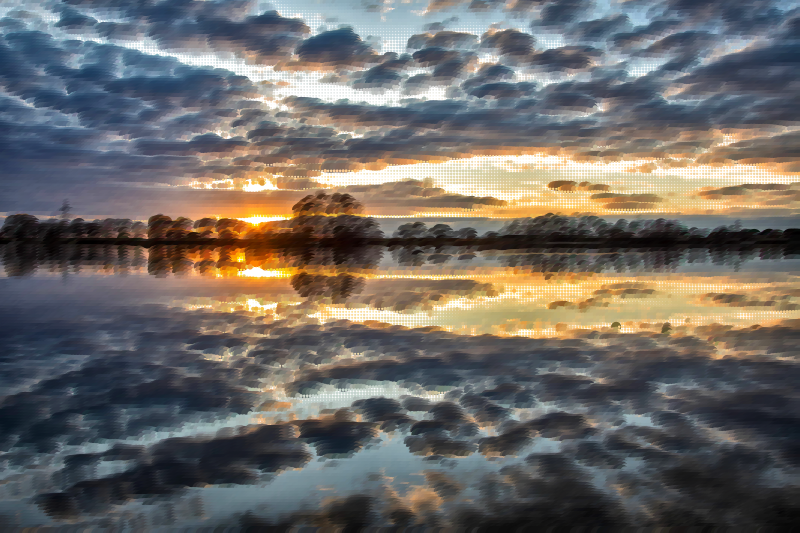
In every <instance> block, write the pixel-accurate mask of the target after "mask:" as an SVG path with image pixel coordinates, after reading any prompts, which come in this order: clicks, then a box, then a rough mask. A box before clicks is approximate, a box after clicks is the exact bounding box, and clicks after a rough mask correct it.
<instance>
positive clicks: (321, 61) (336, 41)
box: [284, 27, 381, 70]
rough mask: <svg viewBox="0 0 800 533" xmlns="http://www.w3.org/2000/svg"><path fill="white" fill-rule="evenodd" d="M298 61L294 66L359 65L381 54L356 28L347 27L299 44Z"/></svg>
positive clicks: (360, 66)
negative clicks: (363, 38)
mask: <svg viewBox="0 0 800 533" xmlns="http://www.w3.org/2000/svg"><path fill="white" fill-rule="evenodd" d="M296 53H297V58H298V59H297V61H295V62H290V63H289V64H287V66H286V67H284V68H291V69H301V70H304V69H310V70H325V69H336V70H338V69H348V68H349V69H356V70H360V69H362V68H364V67H365V66H367V65H369V64H376V63H379V62H380V58H381V56H379V55H378V54H377V53H376V52H375V51H374V50H373V49H372V48H371V47H370V46H369V44H367V43H366V42H364V41H362V40H361V37H360V36H359V35H358V34H357V33H356V32H355V31H353V28H350V27H345V28H340V29H338V30H331V31H326V32H323V33H320V34H319V35H315V36H313V37H309V38H308V39H306V40H305V41H303V42H302V43H300V45H299V46H298V47H297V50H296Z"/></svg>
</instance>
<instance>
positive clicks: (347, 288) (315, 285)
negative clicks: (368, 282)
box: [292, 272, 364, 303]
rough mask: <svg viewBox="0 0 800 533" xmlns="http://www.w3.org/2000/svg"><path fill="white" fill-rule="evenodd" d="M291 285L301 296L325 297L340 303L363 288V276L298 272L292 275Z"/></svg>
mask: <svg viewBox="0 0 800 533" xmlns="http://www.w3.org/2000/svg"><path fill="white" fill-rule="evenodd" d="M292 287H293V288H294V290H295V291H297V293H298V294H299V295H300V296H301V297H303V298H309V299H320V298H325V299H330V300H331V302H332V303H340V302H343V301H345V300H347V298H349V297H350V296H352V295H354V294H358V293H360V292H361V291H362V290H363V289H364V278H362V277H358V276H353V275H351V274H339V275H337V276H324V275H319V274H309V273H307V272H300V273H299V274H295V275H294V276H293V277H292Z"/></svg>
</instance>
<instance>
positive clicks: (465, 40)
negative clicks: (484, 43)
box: [407, 31, 478, 50]
mask: <svg viewBox="0 0 800 533" xmlns="http://www.w3.org/2000/svg"><path fill="white" fill-rule="evenodd" d="M477 44H478V37H477V36H476V35H473V34H471V33H463V32H457V31H437V32H435V33H421V34H417V35H412V36H411V37H409V39H408V43H407V48H409V49H411V50H419V49H421V48H475V47H476V46H477Z"/></svg>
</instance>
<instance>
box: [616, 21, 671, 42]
mask: <svg viewBox="0 0 800 533" xmlns="http://www.w3.org/2000/svg"><path fill="white" fill-rule="evenodd" d="M681 26H682V23H681V21H680V20H677V19H656V20H653V21H652V22H650V23H649V24H646V25H644V26H637V27H636V28H634V29H633V30H631V31H627V32H624V31H623V32H619V33H616V34H614V35H613V36H612V37H611V43H612V44H613V45H614V46H617V47H620V48H629V47H632V46H636V45H640V44H642V43H643V42H645V41H651V40H654V39H659V38H661V37H665V36H667V35H669V34H670V33H672V32H673V31H674V30H677V29H678V28H680V27H681Z"/></svg>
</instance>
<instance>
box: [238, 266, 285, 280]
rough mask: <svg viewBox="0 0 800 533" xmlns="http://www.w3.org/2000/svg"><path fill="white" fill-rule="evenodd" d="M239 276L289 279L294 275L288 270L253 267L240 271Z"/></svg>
mask: <svg viewBox="0 0 800 533" xmlns="http://www.w3.org/2000/svg"><path fill="white" fill-rule="evenodd" d="M239 275H240V276H243V277H246V278H288V277H291V275H292V274H291V272H289V271H288V269H277V270H264V269H263V268H261V267H252V268H248V269H247V270H240V271H239Z"/></svg>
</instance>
